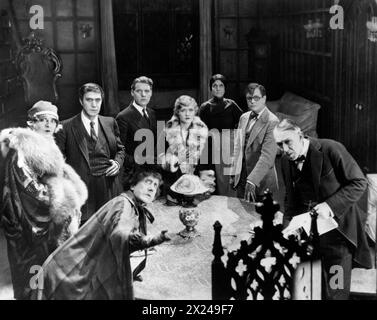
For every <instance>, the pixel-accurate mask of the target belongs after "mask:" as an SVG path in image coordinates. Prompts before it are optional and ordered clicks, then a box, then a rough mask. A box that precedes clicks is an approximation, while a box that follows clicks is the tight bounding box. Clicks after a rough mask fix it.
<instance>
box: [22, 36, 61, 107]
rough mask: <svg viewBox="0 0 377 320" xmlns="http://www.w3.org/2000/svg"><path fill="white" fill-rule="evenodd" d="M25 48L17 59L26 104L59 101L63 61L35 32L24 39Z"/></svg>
mask: <svg viewBox="0 0 377 320" xmlns="http://www.w3.org/2000/svg"><path fill="white" fill-rule="evenodd" d="M24 43H25V44H24V46H23V47H22V48H21V49H20V50H19V52H18V53H17V57H16V66H17V70H18V73H19V75H20V77H21V78H22V82H23V86H24V91H25V102H26V103H27V104H28V107H30V106H32V105H33V104H34V103H35V102H37V101H39V100H47V101H51V102H52V103H56V102H57V101H58V92H57V88H56V81H57V79H58V78H60V77H61V70H62V61H61V59H60V57H59V56H58V55H57V54H56V52H55V51H54V50H53V49H51V48H46V47H44V46H43V41H42V40H41V39H39V38H38V37H37V36H36V34H35V33H34V32H32V33H31V34H30V35H29V37H27V38H26V39H24Z"/></svg>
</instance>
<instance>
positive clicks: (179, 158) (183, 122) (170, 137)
mask: <svg viewBox="0 0 377 320" xmlns="http://www.w3.org/2000/svg"><path fill="white" fill-rule="evenodd" d="M198 111H199V107H198V105H197V103H196V101H195V99H194V98H192V97H190V96H187V95H182V96H180V97H179V98H178V99H177V100H176V101H175V104H174V113H173V117H172V118H171V119H170V120H169V121H168V122H167V124H166V127H165V132H164V137H165V138H166V148H165V150H166V152H165V153H163V154H160V155H159V158H160V159H159V160H160V163H161V164H162V167H163V169H164V170H165V172H164V187H165V192H166V193H167V200H168V204H176V203H178V202H179V201H178V199H179V196H178V194H175V193H174V192H173V191H171V190H170V186H171V185H172V184H173V183H174V182H175V181H176V180H177V179H178V178H179V177H180V176H181V175H182V174H185V173H188V174H197V175H199V176H200V177H201V179H202V180H203V182H204V183H205V185H206V186H207V187H209V189H210V192H213V191H214V183H215V182H214V171H213V170H205V169H208V167H206V166H205V165H204V164H203V163H202V164H199V160H200V157H201V155H202V152H203V150H204V148H205V146H206V143H207V138H208V128H207V126H206V125H205V123H204V122H203V121H202V120H200V118H199V117H198V116H197V114H198ZM160 140H161V139H160ZM159 143H161V141H160V142H159Z"/></svg>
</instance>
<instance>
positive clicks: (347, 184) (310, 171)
mask: <svg viewBox="0 0 377 320" xmlns="http://www.w3.org/2000/svg"><path fill="white" fill-rule="evenodd" d="M273 133H274V138H275V140H276V143H277V145H278V146H279V147H280V148H281V149H282V152H283V155H282V158H281V165H282V173H283V178H284V182H285V187H286V197H285V213H284V219H285V220H289V219H291V218H292V217H293V216H295V215H297V214H301V213H304V212H308V211H309V210H310V209H312V208H314V209H315V210H316V211H317V213H318V216H319V217H321V218H325V219H327V218H330V217H333V218H334V219H335V220H336V221H337V223H338V227H337V228H336V229H333V230H331V231H329V232H327V233H324V234H323V235H321V236H320V239H319V248H318V249H319V253H320V255H321V259H322V268H323V271H324V272H323V280H324V281H323V296H324V298H326V299H342V300H343V299H347V298H348V296H349V292H350V285H351V271H352V261H354V262H356V263H357V264H358V265H359V266H363V267H366V268H370V267H371V256H370V253H369V250H368V244H367V239H366V235H365V232H364V226H363V223H362V221H365V218H364V219H362V216H363V215H365V213H363V212H362V210H361V209H360V208H359V207H358V205H357V203H356V202H357V201H358V200H359V199H360V197H361V196H362V194H363V193H364V191H365V189H366V187H367V180H366V178H365V177H364V175H363V173H362V172H361V170H360V168H359V166H358V165H357V163H356V161H355V160H354V159H353V158H352V156H351V155H350V154H349V153H348V151H347V150H346V149H345V147H344V146H343V145H342V144H340V143H339V142H336V141H334V140H328V139H315V138H308V137H305V136H304V135H303V134H302V131H301V129H300V128H299V127H298V126H296V125H295V124H294V123H293V122H292V121H290V120H287V119H284V120H283V121H281V122H280V123H279V124H278V126H277V127H275V129H274V132H273ZM339 267H341V271H342V273H339V274H336V275H335V273H336V272H337V271H339V269H338V268H339ZM342 275H343V277H342V279H338V280H339V281H336V282H337V283H338V285H336V284H335V285H334V281H331V278H332V277H339V276H342Z"/></svg>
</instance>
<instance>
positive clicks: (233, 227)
mask: <svg viewBox="0 0 377 320" xmlns="http://www.w3.org/2000/svg"><path fill="white" fill-rule="evenodd" d="M164 202H165V201H164V200H157V201H155V202H154V203H153V204H152V205H151V206H150V207H149V208H150V210H151V212H152V213H153V215H154V217H155V221H154V222H153V224H148V234H149V235H154V234H157V233H159V232H160V231H161V230H168V231H169V234H170V235H172V239H171V241H169V242H165V243H163V244H161V245H159V246H156V247H155V248H154V249H152V250H149V251H148V257H147V265H146V267H145V269H144V270H143V271H142V272H141V273H140V275H141V276H142V279H143V281H141V282H140V281H135V282H134V292H135V298H137V299H146V300H149V299H150V300H210V299H212V293H211V263H212V260H213V254H212V245H213V240H214V229H213V225H214V223H215V221H216V220H218V221H219V222H220V223H221V224H222V226H223V228H222V231H221V240H222V244H223V247H224V249H228V250H230V249H235V248H238V247H239V246H240V241H241V240H247V239H249V238H250V232H249V231H250V223H252V222H255V221H256V220H258V219H260V215H259V214H257V213H256V212H255V209H254V205H252V204H250V203H247V202H245V201H243V200H240V199H238V198H229V197H224V196H212V197H211V198H209V199H207V200H205V201H203V202H201V203H199V205H198V209H199V210H200V212H201V214H200V218H199V222H198V225H197V226H196V229H197V230H198V232H199V234H200V236H198V237H195V238H191V239H187V238H186V239H185V238H182V237H181V236H179V235H178V232H179V231H181V230H183V229H184V225H183V224H182V223H181V221H180V220H179V214H178V212H179V209H180V208H181V207H179V206H175V207H169V206H166V205H165V204H164ZM136 255H137V254H136ZM225 256H226V250H225V254H224V256H223V258H225ZM132 259H140V257H139V258H137V257H135V258H133V257H131V262H132Z"/></svg>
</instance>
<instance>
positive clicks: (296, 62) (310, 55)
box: [259, 0, 377, 172]
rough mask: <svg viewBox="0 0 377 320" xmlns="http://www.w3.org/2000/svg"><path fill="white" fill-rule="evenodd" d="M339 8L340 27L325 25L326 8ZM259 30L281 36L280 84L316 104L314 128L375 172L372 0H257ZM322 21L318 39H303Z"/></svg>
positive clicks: (376, 72) (376, 133) (375, 68)
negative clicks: (318, 107) (310, 25)
mask: <svg viewBox="0 0 377 320" xmlns="http://www.w3.org/2000/svg"><path fill="white" fill-rule="evenodd" d="M335 2H338V3H339V5H341V6H342V8H343V9H344V29H343V30H341V29H337V30H334V29H332V28H330V24H329V22H330V18H331V17H332V14H330V12H329V9H330V7H331V6H332V5H333V4H334V3H335ZM261 3H263V5H261V6H260V8H261V9H260V11H259V15H260V18H261V26H262V28H263V29H264V30H265V31H266V32H267V33H269V34H271V35H277V36H278V37H279V39H280V41H279V44H280V52H281V56H280V68H281V70H280V86H281V89H282V90H283V91H285V90H290V91H293V92H295V93H297V94H300V95H302V96H304V97H306V98H308V99H311V100H313V101H316V102H317V103H319V104H320V105H321V107H322V108H321V110H320V112H319V119H318V125H317V129H318V132H319V136H320V137H321V138H333V139H336V140H338V141H340V142H342V143H343V144H345V146H346V147H347V149H348V150H349V151H350V152H351V153H352V155H353V156H354V157H355V158H356V160H357V161H358V163H359V164H360V166H361V167H362V168H363V169H365V170H366V171H369V172H376V170H377V158H376V152H375V150H376V148H377V131H376V126H375V123H376V120H377V119H376V117H377V105H376V102H377V96H376V90H375V87H376V84H377V83H376V80H377V79H376V77H377V63H376V61H377V51H376V50H377V48H376V46H377V43H376V42H371V41H370V40H368V37H367V28H366V23H367V21H369V20H371V17H372V16H375V15H377V10H376V9H377V7H376V3H375V1H374V0H358V1H352V0H340V1H334V0H279V1H273V0H268V1H261ZM317 19H318V21H319V22H320V23H322V24H323V29H322V36H321V37H320V38H310V37H309V38H308V37H307V34H306V30H305V28H304V26H305V25H307V24H308V23H309V20H312V22H316V20H317Z"/></svg>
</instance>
